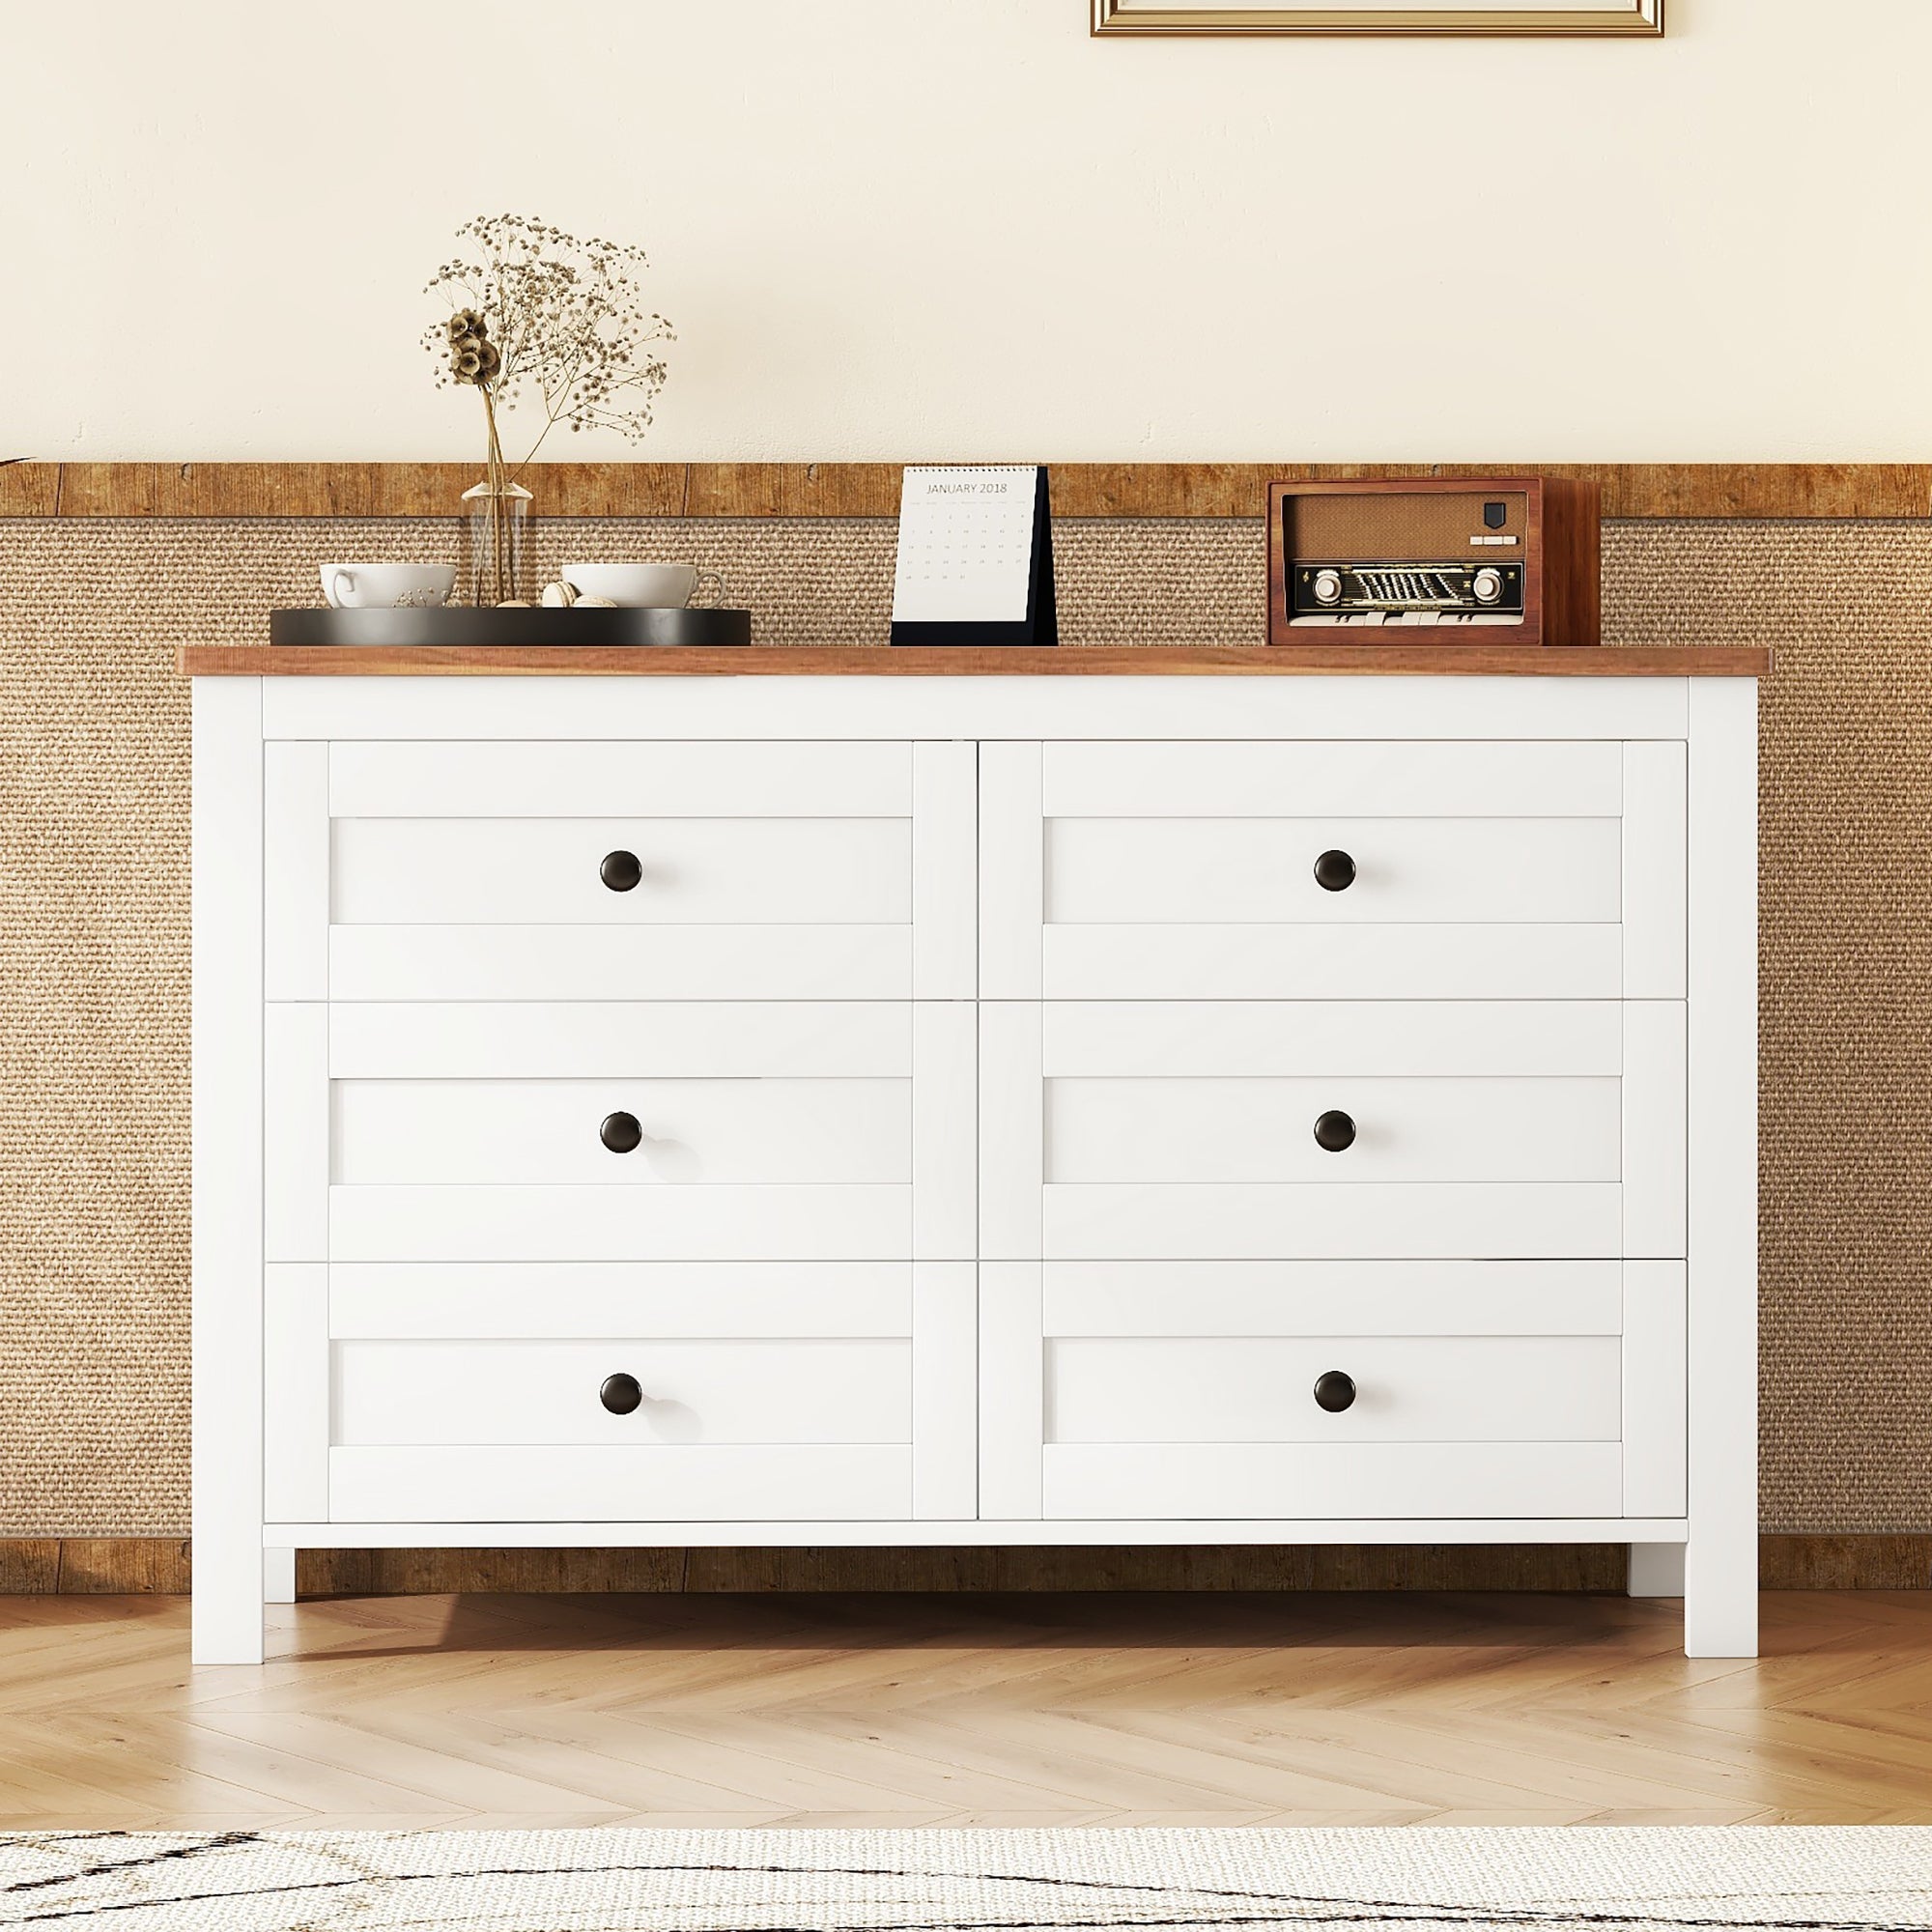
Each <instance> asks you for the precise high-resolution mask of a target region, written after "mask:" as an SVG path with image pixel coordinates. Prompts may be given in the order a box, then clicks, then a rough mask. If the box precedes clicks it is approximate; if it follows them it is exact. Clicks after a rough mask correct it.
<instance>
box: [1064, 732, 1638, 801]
mask: <svg viewBox="0 0 1932 1932" xmlns="http://www.w3.org/2000/svg"><path fill="white" fill-rule="evenodd" d="M1041 749H1042V754H1043V755H1042V758H1041V765H1040V802H1041V805H1042V807H1043V809H1044V810H1045V812H1046V814H1047V816H1048V817H1050V818H1140V817H1144V816H1147V815H1149V814H1153V815H1156V816H1159V817H1163V818H1245V817H1274V816H1286V817H1291V818H1317V817H1323V816H1328V815H1334V816H1338V817H1365V818H1366V817H1377V818H1435V817H1440V816H1444V815H1446V816H1450V817H1467V818H1614V817H1615V816H1616V815H1617V813H1618V811H1619V810H1621V809H1622V805H1623V796H1624V782H1623V748H1622V747H1621V746H1619V745H1614V744H1580V743H1579V744H1535V743H1523V742H1519V743H1502V742H1497V743H1482V744H1478V743H1469V742H1459V743H1451V744H1425V743H1417V742H1414V741H1411V740H1402V741H1399V742H1393V743H1377V742H1376V741H1374V740H1359V739H1358V740H1353V741H1343V742H1339V743H1335V742H1330V743H1323V742H1321V741H1319V740H1301V741H1291V742H1267V741H1249V742H1245V743H1243V742H1239V741H1236V742H1234V743H1215V744H1189V743H1179V744H1133V743H1129V742H1125V741H1120V740H1113V741H1107V740H1101V741H1098V742H1093V743H1077V742H1076V743H1065V744H1049V745H1046V746H1043V747H1042V748H1041Z"/></svg>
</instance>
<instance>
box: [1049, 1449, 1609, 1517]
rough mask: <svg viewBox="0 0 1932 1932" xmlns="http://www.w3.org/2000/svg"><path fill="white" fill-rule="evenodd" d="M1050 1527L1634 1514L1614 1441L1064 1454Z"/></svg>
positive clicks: (1059, 1452)
mask: <svg viewBox="0 0 1932 1932" xmlns="http://www.w3.org/2000/svg"><path fill="white" fill-rule="evenodd" d="M1041 1462H1042V1472H1041V1492H1042V1502H1043V1507H1044V1514H1045V1515H1046V1516H1047V1517H1049V1518H1053V1517H1061V1518H1069V1519H1074V1520H1079V1519H1083V1518H1084V1519H1089V1520H1093V1519H1101V1520H1127V1521H1131V1520H1133V1519H1135V1518H1144V1517H1151V1518H1176V1517H1183V1518H1184V1517H1198V1518H1201V1519H1203V1520H1212V1519H1214V1518H1217V1517H1218V1518H1230V1519H1235V1518H1244V1517H1245V1518H1256V1519H1261V1520H1267V1519H1269V1518H1276V1517H1299V1518H1318V1519H1319V1518H1338V1517H1339V1518H1359V1519H1363V1520H1369V1521H1373V1520H1374V1519H1376V1518H1378V1517H1396V1518H1409V1519H1413V1518H1416V1517H1442V1518H1446V1519H1450V1520H1453V1519H1455V1518H1457V1517H1492V1518H1493V1517H1518V1518H1536V1517H1601V1518H1605V1519H1611V1520H1613V1519H1615V1518H1616V1517H1618V1516H1619V1515H1621V1514H1622V1511H1623V1474H1622V1455H1621V1452H1620V1451H1619V1449H1618V1447H1617V1445H1616V1444H1615V1443H1614V1442H1428V1443H1408V1442H1353V1443H1345V1444H1320V1443H1300V1442H1295V1443H1252V1442H1241V1443H1230V1442H1151V1443H1145V1444H1122V1443H1084V1442H1082V1443H1072V1442H1069V1443H1052V1444H1049V1445H1048V1446H1047V1448H1046V1449H1045V1451H1044V1452H1043V1454H1042V1458H1041Z"/></svg>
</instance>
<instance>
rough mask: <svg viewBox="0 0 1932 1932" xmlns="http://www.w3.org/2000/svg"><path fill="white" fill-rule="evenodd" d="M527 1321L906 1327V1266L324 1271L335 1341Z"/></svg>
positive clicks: (760, 1328)
mask: <svg viewBox="0 0 1932 1932" xmlns="http://www.w3.org/2000/svg"><path fill="white" fill-rule="evenodd" d="M962 1265H969V1266H970V1264H962ZM538 1329H540V1330H541V1332H542V1333H543V1334H544V1335H545V1336H547V1337H549V1338H550V1339H552V1340H555V1341H596V1340H598V1339H599V1338H601V1337H603V1336H606V1335H625V1334H630V1335H655V1336H661V1337H665V1338H667V1339H688V1340H693V1341H713V1340H719V1339H723V1338H725V1337H731V1336H738V1337H744V1338H747V1339H759V1338H765V1337H769V1336H863V1337H868V1338H870V1337H877V1336H881V1335H899V1336H906V1335H910V1334H911V1333H912V1332H913V1270H912V1266H911V1264H909V1263H906V1262H657V1263H648V1262H643V1263H639V1262H631V1263H625V1262H604V1263H597V1262H561V1263H555V1262H554V1263H522V1264H520V1263H515V1262H471V1263H457V1262H414V1263H402V1264H395V1263H385V1262H360V1263H356V1262H344V1263H338V1264H336V1265H335V1266H333V1267H331V1268H330V1269H329V1270H328V1332H329V1334H330V1335H331V1336H333V1337H335V1338H336V1339H337V1340H338V1341H347V1340H381V1339H395V1340H407V1339H420V1340H429V1341H440V1340H450V1339H456V1338H462V1339H466V1340H472V1341H518V1340H522V1339H524V1338H526V1337H527V1336H528V1335H530V1334H531V1333H532V1332H533V1331H535V1330H538Z"/></svg>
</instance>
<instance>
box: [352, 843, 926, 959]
mask: <svg viewBox="0 0 1932 1932" xmlns="http://www.w3.org/2000/svg"><path fill="white" fill-rule="evenodd" d="M911 917H912V827H911V822H910V821H909V820H906V819H887V818H475V819H461V818H343V819H337V820H336V821H335V827H334V839H333V846H332V851H331V856H330V879H329V918H330V922H331V923H332V924H335V925H397V924H409V925H470V924H479V923H481V924H489V923H497V924H503V925H518V924H552V923H561V924H573V925H692V924H711V925H743V926H759V925H786V924H811V923H816V924H848V923H862V924H880V923H893V924H902V923H905V922H906V921H907V920H909V919H910V918H911ZM745 943H746V944H748V945H751V944H757V943H760V942H758V941H756V940H755V939H754V938H753V936H751V935H747V937H746V940H745ZM763 943H766V944H781V943H782V942H781V941H776V940H768V941H765V942H763Z"/></svg>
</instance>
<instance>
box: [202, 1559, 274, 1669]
mask: <svg viewBox="0 0 1932 1932" xmlns="http://www.w3.org/2000/svg"><path fill="white" fill-rule="evenodd" d="M256 1536H257V1537H259V1536H260V1531H257V1532H256ZM193 1562H194V1581H193V1602H192V1603H191V1605H189V1626H190V1631H191V1638H190V1655H191V1656H192V1658H193V1660H194V1662H196V1663H260V1662H262V1658H263V1641H262V1635H263V1634H262V1603H263V1596H264V1591H265V1588H266V1586H267V1584H268V1581H269V1576H270V1573H269V1569H268V1566H267V1565H266V1564H265V1563H264V1561H263V1557H262V1548H261V1545H260V1543H259V1542H257V1541H252V1540H244V1539H243V1538H241V1537H233V1538H228V1539H224V1540H222V1541H217V1540H216V1539H215V1538H214V1537H213V1536H212V1535H211V1534H209V1533H208V1532H207V1531H206V1530H205V1529H204V1531H203V1533H202V1534H201V1535H199V1536H197V1537H196V1538H195V1539H194V1548H193Z"/></svg>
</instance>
